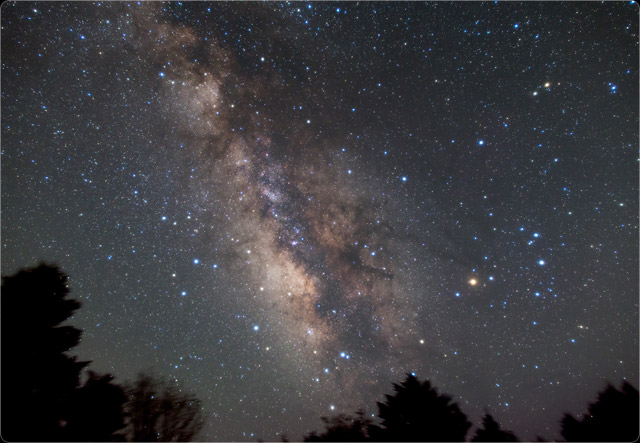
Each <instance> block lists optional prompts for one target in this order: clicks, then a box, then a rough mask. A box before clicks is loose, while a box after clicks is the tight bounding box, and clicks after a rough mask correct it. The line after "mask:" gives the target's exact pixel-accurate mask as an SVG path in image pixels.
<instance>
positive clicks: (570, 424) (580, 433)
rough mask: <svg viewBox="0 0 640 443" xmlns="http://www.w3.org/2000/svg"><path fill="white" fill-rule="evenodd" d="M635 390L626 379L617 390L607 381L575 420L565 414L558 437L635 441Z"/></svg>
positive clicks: (639, 409)
mask: <svg viewBox="0 0 640 443" xmlns="http://www.w3.org/2000/svg"><path fill="white" fill-rule="evenodd" d="M638 400H639V397H638V390H637V389H636V388H634V387H633V386H631V384H629V383H628V382H626V381H625V382H624V383H623V384H622V389H620V390H618V389H616V388H614V387H613V386H612V385H611V384H607V387H606V388H605V389H604V390H603V391H601V392H600V393H599V394H598V399H597V400H596V401H595V402H594V403H590V404H589V409H588V412H587V413H586V414H584V415H583V416H582V419H581V420H576V419H575V418H574V417H573V416H572V415H570V414H568V413H565V415H564V416H563V418H562V421H561V424H562V436H563V437H564V438H565V439H566V440H567V441H637V440H638V436H639V427H640V425H639V421H640V419H639V414H640V408H639V405H638Z"/></svg>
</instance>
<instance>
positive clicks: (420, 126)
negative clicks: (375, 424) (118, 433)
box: [2, 2, 639, 441]
mask: <svg viewBox="0 0 640 443" xmlns="http://www.w3.org/2000/svg"><path fill="white" fill-rule="evenodd" d="M638 83H639V78H638V5H637V4H634V3H633V2H605V3H577V2H567V3H563V4H556V3H538V2H527V3H512V2H495V3H494V2H491V3H489V2H486V3H485V2H483V3H445V2H442V3H422V2H415V3H402V2H399V3H393V4H391V3H365V2H363V3H334V2H331V3H323V2H287V3H246V4H238V3H191V2H183V3H179V2H175V3H144V2H143V3H140V2H138V3H136V2H131V3H119V2H116V3H94V2H90V3H59V2H46V3H39V2H18V3H5V4H4V5H3V7H2V274H3V275H8V274H12V273H14V272H15V271H17V270H18V269H20V268H23V267H27V266H34V265H36V264H37V263H38V261H40V260H43V261H46V262H50V263H57V264H59V265H60V266H61V268H62V270H63V271H64V272H65V273H67V274H69V275H70V287H71V289H72V296H73V297H75V298H77V299H78V300H80V301H81V302H82V303H83V307H82V308H81V309H80V310H79V311H77V313H76V314H75V316H74V317H73V318H72V319H71V324H73V325H74V326H77V327H79V328H81V329H83V330H84V335H83V340H82V343H81V345H80V346H79V347H78V348H76V349H75V351H76V352H77V354H78V355H79V356H80V358H82V359H89V360H93V363H92V365H91V368H93V369H94V370H98V371H102V372H110V373H113V374H114V375H115V376H116V381H119V382H126V381H128V380H132V379H133V377H134V376H135V375H136V374H137V373H138V372H139V371H148V370H155V371H156V372H157V373H159V374H163V375H166V376H169V377H171V378H172V379H175V380H178V382H180V383H181V384H182V385H183V386H185V387H186V388H187V389H189V390H190V391H192V392H193V393H195V394H196V395H197V396H198V397H199V398H201V399H202V400H203V405H204V407H205V411H206V417H207V420H208V422H207V425H206V426H205V429H204V433H203V438H205V439H207V440H254V441H255V440H256V439H258V438H262V439H265V440H278V439H279V438H280V435H281V434H286V435H287V436H288V437H289V438H292V439H300V438H301V437H302V435H303V434H304V433H305V432H307V431H310V430H313V429H322V425H321V422H320V420H319V417H320V416H321V415H333V414H337V413H341V412H344V413H350V412H354V411H355V410H356V409H358V408H360V407H362V408H365V409H366V411H367V415H369V416H370V415H371V414H375V413H376V412H377V410H376V407H375V401H376V400H382V399H383V394H384V393H390V392H391V383H392V382H399V381H401V380H402V379H404V377H405V374H406V373H409V372H414V373H415V374H416V375H417V376H418V377H419V378H420V379H425V378H428V379H430V380H431V381H432V382H433V384H434V385H435V386H436V387H437V388H438V389H439V390H440V391H441V392H446V393H449V394H451V395H453V396H454V398H455V400H456V401H458V402H459V404H460V407H461V409H462V410H463V412H465V413H466V414H467V415H468V416H469V418H470V419H471V421H473V422H474V424H479V419H480V417H481V415H482V414H483V413H484V412H485V411H488V412H490V413H492V414H493V415H494V416H495V417H496V419H497V420H498V421H500V422H501V424H502V425H503V426H505V427H506V428H508V429H512V430H513V431H514V432H515V433H516V434H517V435H518V436H519V437H520V438H529V439H532V438H535V436H536V435H542V436H544V437H545V438H554V437H555V438H558V437H559V433H558V431H559V424H558V422H559V420H560V418H561V416H562V413H563V412H564V411H567V412H572V413H575V414H577V413H581V412H584V411H585V410H586V405H587V403H588V402H589V401H593V400H595V396H596V394H597V392H598V391H600V390H601V389H602V388H603V387H604V386H605V380H609V381H611V382H612V383H614V384H615V385H616V386H618V385H619V383H620V382H621V381H622V380H623V379H628V380H630V381H631V382H632V383H633V384H634V385H635V386H636V387H637V386H638V357H639V356H638V143H639V140H638V94H639V92H638ZM472 433H473V429H472V430H471V432H470V435H472Z"/></svg>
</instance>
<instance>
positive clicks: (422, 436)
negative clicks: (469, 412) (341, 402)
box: [372, 375, 471, 441]
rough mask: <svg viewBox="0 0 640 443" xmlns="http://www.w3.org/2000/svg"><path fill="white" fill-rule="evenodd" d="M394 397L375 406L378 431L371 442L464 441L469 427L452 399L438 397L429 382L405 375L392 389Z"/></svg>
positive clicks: (374, 432) (439, 395) (446, 396)
mask: <svg viewBox="0 0 640 443" xmlns="http://www.w3.org/2000/svg"><path fill="white" fill-rule="evenodd" d="M393 388H394V391H395V393H394V394H393V395H386V396H385V397H386V401H385V402H384V403H381V402H378V403H377V404H378V410H379V413H378V416H379V417H380V419H381V420H382V423H381V427H380V428H379V429H375V428H372V434H373V435H372V438H373V439H375V440H382V441H464V439H465V435H466V434H467V431H468V430H469V428H470V427H471V423H469V421H468V420H467V417H466V415H465V414H464V413H462V411H460V408H459V407H458V405H457V404H456V403H455V402H453V403H452V401H451V397H450V396H448V395H445V394H438V392H437V391H436V389H435V388H433V387H431V383H430V382H429V381H428V380H425V381H424V382H420V381H419V380H418V379H417V378H416V377H415V376H413V375H407V378H406V379H405V381H403V382H402V383H400V384H395V383H394V385H393Z"/></svg>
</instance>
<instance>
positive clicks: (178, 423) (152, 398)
mask: <svg viewBox="0 0 640 443" xmlns="http://www.w3.org/2000/svg"><path fill="white" fill-rule="evenodd" d="M127 395H128V398H129V401H128V403H127V405H126V409H127V414H128V420H129V423H128V427H127V431H126V435H127V439H128V440H129V441H147V442H152V441H193V440H194V438H195V437H196V436H197V435H198V433H199V432H200V430H201V429H202V426H203V425H204V420H203V416H202V407H201V402H200V400H199V399H197V398H196V397H195V396H193V395H191V394H188V393H184V392H182V390H181V389H180V388H178V387H176V386H175V385H173V384H171V383H170V382H168V381H166V380H164V379H162V378H159V377H154V376H150V375H144V374H140V375H138V378H137V379H136V381H135V382H134V383H133V384H132V386H130V388H129V389H128V390H127Z"/></svg>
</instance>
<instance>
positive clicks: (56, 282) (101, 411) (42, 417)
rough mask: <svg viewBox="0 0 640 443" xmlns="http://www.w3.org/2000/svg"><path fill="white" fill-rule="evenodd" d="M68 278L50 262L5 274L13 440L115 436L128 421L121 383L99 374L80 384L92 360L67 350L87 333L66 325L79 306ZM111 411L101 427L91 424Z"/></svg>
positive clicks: (5, 419)
mask: <svg viewBox="0 0 640 443" xmlns="http://www.w3.org/2000/svg"><path fill="white" fill-rule="evenodd" d="M67 279H68V277H67V276H66V275H65V274H63V273H62V272H61V271H60V269H59V268H58V267H57V266H54V265H47V264H44V263H42V264H40V265H39V266H37V267H34V268H29V269H23V270H21V271H19V272H17V273H16V274H15V275H12V276H9V277H3V278H2V295H1V300H2V301H1V303H2V374H1V375H2V422H1V424H2V427H1V429H0V433H1V434H2V437H3V439H5V440H7V441H61V440H63V441H71V440H84V441H88V440H111V439H116V438H117V437H116V436H115V435H113V433H114V432H115V431H117V429H118V427H122V403H123V401H124V398H123V395H122V394H123V393H122V390H121V388H119V387H118V386H117V385H112V384H110V379H109V380H107V379H104V378H96V376H95V374H93V375H90V377H89V381H88V382H87V384H86V385H85V386H84V387H81V386H80V373H81V371H82V370H83V368H84V367H85V366H87V365H88V364H89V362H85V361H77V359H76V357H74V356H70V355H68V354H67V353H66V352H67V351H68V350H69V349H71V348H73V347H74V346H76V345H77V344H78V343H79V341H80V335H81V331H80V330H79V329H77V328H74V327H73V326H60V324H61V323H62V322H64V321H65V320H66V319H68V318H69V317H70V316H71V315H72V314H73V313H74V312H75V311H76V310H77V309H78V308H79V307H80V303H79V302H78V301H76V300H73V299H69V298H67V297H68V295H69V287H68V285H67ZM118 391H119V392H118ZM99 393H100V397H99V398H93V396H94V395H98V394H99ZM102 394H106V395H102ZM89 397H92V398H89ZM104 417H109V419H108V420H107V421H103V422H101V424H100V425H99V426H97V425H96V426H91V427H89V426H87V424H88V423H89V422H91V421H93V422H95V421H96V420H102V418H104ZM118 417H119V418H118Z"/></svg>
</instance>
